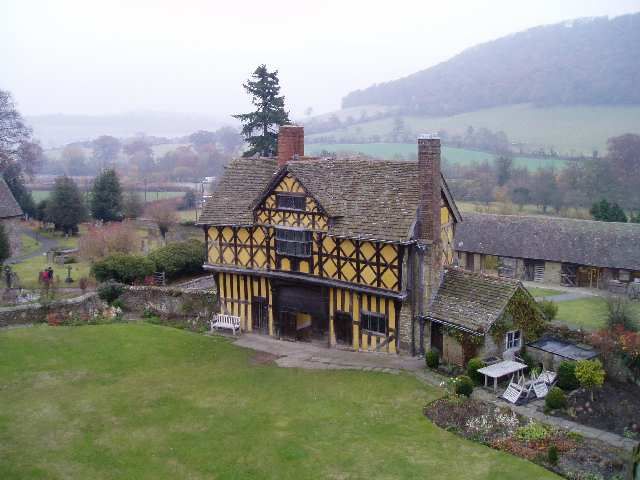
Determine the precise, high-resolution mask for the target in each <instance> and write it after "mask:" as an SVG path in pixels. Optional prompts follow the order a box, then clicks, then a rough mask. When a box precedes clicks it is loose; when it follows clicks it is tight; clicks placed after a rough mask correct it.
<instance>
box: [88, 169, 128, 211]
mask: <svg viewBox="0 0 640 480" xmlns="http://www.w3.org/2000/svg"><path fill="white" fill-rule="evenodd" d="M91 215H92V216H93V218H95V219H97V220H103V221H105V222H113V221H119V220H122V188H121V187H120V180H118V175H117V174H116V172H115V170H112V169H108V170H105V171H103V172H102V173H101V174H100V175H98V177H97V178H96V180H95V181H94V182H93V191H92V192H91Z"/></svg>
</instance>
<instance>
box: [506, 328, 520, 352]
mask: <svg viewBox="0 0 640 480" xmlns="http://www.w3.org/2000/svg"><path fill="white" fill-rule="evenodd" d="M505 345H506V347H507V350H511V349H512V348H520V330H514V331H513V332H507V338H506V341H505Z"/></svg>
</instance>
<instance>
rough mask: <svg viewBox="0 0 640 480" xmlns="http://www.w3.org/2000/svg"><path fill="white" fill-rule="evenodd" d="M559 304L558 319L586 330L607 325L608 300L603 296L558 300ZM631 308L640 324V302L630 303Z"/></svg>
mask: <svg viewBox="0 0 640 480" xmlns="http://www.w3.org/2000/svg"><path fill="white" fill-rule="evenodd" d="M557 305H558V315H557V316H556V318H555V320H556V321H559V322H562V323H566V324H567V325H570V326H573V327H579V328H582V329H585V330H598V329H601V328H605V327H606V325H607V301H606V300H605V299H604V298H602V297H591V298H584V299H580V300H569V301H567V302H557ZM629 310H630V312H631V315H633V316H634V317H635V321H636V324H637V325H640V302H631V303H629Z"/></svg>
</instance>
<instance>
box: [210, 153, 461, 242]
mask: <svg viewBox="0 0 640 480" xmlns="http://www.w3.org/2000/svg"><path fill="white" fill-rule="evenodd" d="M282 169H283V170H280V169H278V167H277V165H276V162H275V160H271V159H268V160H265V159H244V158H243V159H237V160H234V161H233V162H231V163H230V164H229V165H228V167H227V169H226V172H225V174H224V176H223V177H222V179H221V180H220V183H219V184H218V187H217V188H216V191H215V192H214V194H213V195H212V197H211V198H210V199H209V200H208V201H207V204H206V205H205V208H204V210H203V213H202V215H201V217H200V221H199V223H200V224H204V225H248V224H250V223H252V218H253V215H252V207H253V206H254V205H256V204H257V203H259V201H260V199H261V198H263V197H264V195H266V194H267V193H268V191H269V188H268V187H269V185H271V184H272V182H274V181H275V178H276V176H279V175H282V174H283V173H284V172H285V171H286V172H290V173H291V174H292V175H293V176H294V177H295V178H297V179H298V180H299V181H300V183H301V184H302V185H303V186H304V188H305V189H306V190H307V191H308V193H309V194H310V195H312V196H313V197H314V198H315V199H316V200H317V201H318V202H319V204H320V206H321V207H322V209H323V210H324V211H325V212H326V213H327V215H328V216H329V217H330V218H331V222H330V227H329V233H331V234H332V235H336V236H346V237H352V238H370V239H377V240H386V241H392V242H402V241H407V240H410V239H411V237H412V231H411V230H412V227H413V224H414V222H415V220H416V212H417V209H418V197H419V191H418V175H417V169H418V164H417V162H415V161H414V162H410V161H391V160H370V159H308V160H304V161H293V162H289V163H288V164H287V165H285V166H284V167H282ZM442 189H443V195H444V196H445V198H446V199H447V201H448V202H449V204H450V206H451V209H452V210H453V213H454V215H455V216H456V218H457V219H458V220H460V214H459V212H458V210H457V208H456V206H455V203H454V202H453V200H452V197H451V194H450V192H449V191H448V186H447V184H446V182H445V181H444V179H443V181H442Z"/></svg>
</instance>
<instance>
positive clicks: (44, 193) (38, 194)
mask: <svg viewBox="0 0 640 480" xmlns="http://www.w3.org/2000/svg"><path fill="white" fill-rule="evenodd" d="M139 193H140V196H143V195H144V192H139ZM31 195H32V196H33V200H34V201H35V202H36V203H37V202H39V201H40V200H44V199H45V198H49V195H51V190H32V191H31ZM182 196H184V192H152V191H147V202H152V201H154V200H164V199H166V198H176V197H182Z"/></svg>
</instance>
